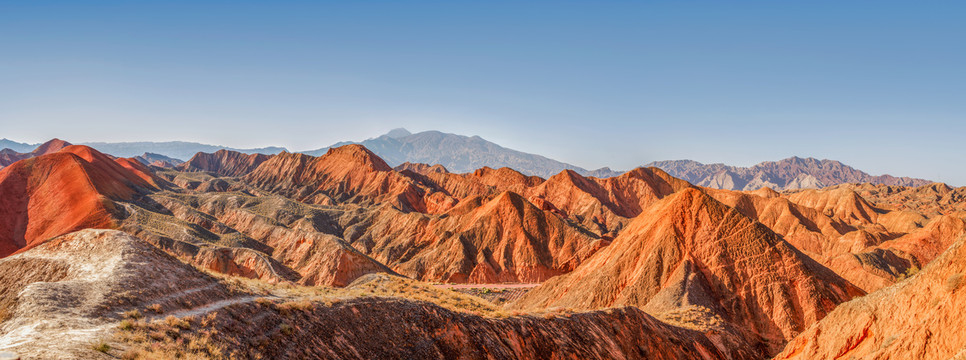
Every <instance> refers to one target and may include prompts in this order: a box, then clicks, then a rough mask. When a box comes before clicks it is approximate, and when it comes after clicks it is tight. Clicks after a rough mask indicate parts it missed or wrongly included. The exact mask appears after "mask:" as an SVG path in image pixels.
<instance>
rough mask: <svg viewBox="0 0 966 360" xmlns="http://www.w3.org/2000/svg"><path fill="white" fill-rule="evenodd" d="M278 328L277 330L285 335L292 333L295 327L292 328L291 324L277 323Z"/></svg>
mask: <svg viewBox="0 0 966 360" xmlns="http://www.w3.org/2000/svg"><path fill="white" fill-rule="evenodd" d="M278 329H279V331H281V332H282V334H283V335H286V336H288V335H292V333H294V332H295V328H293V327H292V325H289V324H285V323H283V324H282V325H279V327H278Z"/></svg>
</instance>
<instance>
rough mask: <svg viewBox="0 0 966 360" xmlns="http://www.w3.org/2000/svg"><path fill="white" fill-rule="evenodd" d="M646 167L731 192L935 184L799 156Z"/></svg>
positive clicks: (664, 163)
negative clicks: (743, 164) (740, 162)
mask: <svg viewBox="0 0 966 360" xmlns="http://www.w3.org/2000/svg"><path fill="white" fill-rule="evenodd" d="M645 166H653V167H658V168H661V169H663V170H664V171H667V172H668V173H669V174H671V175H674V176H675V177H678V178H681V179H684V180H687V181H689V182H691V183H692V184H695V185H698V186H704V187H709V188H713V189H728V190H757V189H760V188H763V187H768V188H771V189H773V190H777V191H781V190H795V189H817V188H823V187H826V186H832V185H839V184H845V183H872V184H882V185H899V186H913V187H915V186H923V185H926V184H930V183H932V181H929V180H924V179H916V178H909V177H895V176H891V175H879V176H873V175H869V174H867V173H865V172H863V171H861V170H858V169H855V168H853V167H851V166H848V165H845V164H843V163H841V162H838V161H835V160H819V159H815V158H800V157H797V156H796V157H790V158H787V159H783V160H779V161H766V162H762V163H759V164H757V165H755V166H752V167H737V166H729V165H725V164H702V163H699V162H697V161H693V160H669V161H656V162H652V163H649V164H647V165H645Z"/></svg>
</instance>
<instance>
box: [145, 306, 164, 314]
mask: <svg viewBox="0 0 966 360" xmlns="http://www.w3.org/2000/svg"><path fill="white" fill-rule="evenodd" d="M147 309H148V310H151V311H154V313H155V314H163V313H164V308H162V307H161V304H152V305H148V307H147Z"/></svg>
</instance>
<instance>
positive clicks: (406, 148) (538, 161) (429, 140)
mask: <svg viewBox="0 0 966 360" xmlns="http://www.w3.org/2000/svg"><path fill="white" fill-rule="evenodd" d="M348 144H361V145H363V146H365V147H366V148H368V149H370V150H371V151H372V152H374V153H376V154H377V155H379V157H381V158H383V159H385V160H386V162H387V163H389V165H390V166H398V165H400V164H402V163H405V162H410V163H424V164H440V165H443V166H444V167H446V169H448V170H449V171H452V172H456V173H466V172H472V171H474V170H476V169H479V168H482V167H484V166H486V167H491V168H500V167H509V168H513V169H514V170H517V171H520V172H522V173H524V174H527V175H536V176H541V177H544V178H546V177H550V176H552V175H554V174H556V173H559V172H561V171H563V170H567V169H570V170H574V171H576V172H578V173H580V174H581V175H588V176H596V177H611V176H617V175H620V174H621V173H622V172H618V171H613V170H610V169H609V168H602V169H597V170H587V169H584V168H581V167H579V166H575V165H571V164H567V163H564V162H560V161H557V160H553V159H549V158H547V157H544V156H540V155H536V154H530V153H525V152H522V151H517V150H513V149H508V148H505V147H502V146H500V145H497V144H495V143H493V142H490V141H487V140H485V139H483V138H481V137H479V136H463V135H456V134H449V133H444V132H440V131H423V132H419V133H415V134H413V133H410V132H409V131H407V130H406V129H401V128H400V129H394V130H392V131H390V132H389V133H387V134H385V135H382V136H379V137H376V138H372V139H367V140H363V141H361V142H351V141H344V142H340V143H337V144H333V145H332V146H329V147H326V148H321V149H318V150H310V151H303V152H302V153H304V154H307V155H312V156H321V155H324V154H325V152H326V151H328V149H330V148H334V147H339V146H342V145H348Z"/></svg>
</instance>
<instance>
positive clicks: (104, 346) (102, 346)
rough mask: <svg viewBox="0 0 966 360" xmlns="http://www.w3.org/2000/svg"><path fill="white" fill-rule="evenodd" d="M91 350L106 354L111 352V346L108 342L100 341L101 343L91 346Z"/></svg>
mask: <svg viewBox="0 0 966 360" xmlns="http://www.w3.org/2000/svg"><path fill="white" fill-rule="evenodd" d="M91 349H93V350H94V351H100V352H102V353H105V354H106V353H107V352H108V351H111V345H108V344H107V343H106V342H103V341H100V342H96V343H94V344H91Z"/></svg>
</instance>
